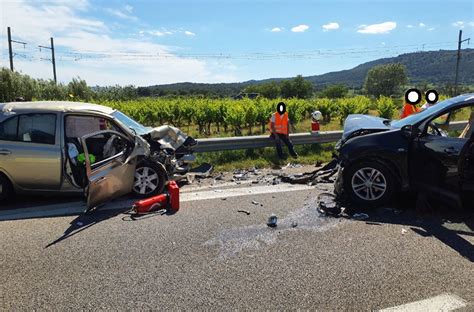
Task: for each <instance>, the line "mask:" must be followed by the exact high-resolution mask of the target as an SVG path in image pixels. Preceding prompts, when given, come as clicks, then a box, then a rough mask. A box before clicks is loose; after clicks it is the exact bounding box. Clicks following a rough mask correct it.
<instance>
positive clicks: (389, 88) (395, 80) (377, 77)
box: [364, 63, 407, 97]
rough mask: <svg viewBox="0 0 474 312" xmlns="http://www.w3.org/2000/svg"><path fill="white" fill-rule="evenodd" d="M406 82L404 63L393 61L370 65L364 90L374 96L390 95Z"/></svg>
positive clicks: (395, 92)
mask: <svg viewBox="0 0 474 312" xmlns="http://www.w3.org/2000/svg"><path fill="white" fill-rule="evenodd" d="M406 83H407V74H406V68H405V65H403V64H399V63H394V64H386V65H377V66H374V67H372V68H371V69H370V70H369V72H368V73H367V77H366V79H365V85H364V87H365V90H366V92H367V93H368V94H370V95H373V96H375V97H379V96H381V95H384V96H391V95H394V94H397V93H398V92H399V89H400V87H402V86H403V85H404V84H406Z"/></svg>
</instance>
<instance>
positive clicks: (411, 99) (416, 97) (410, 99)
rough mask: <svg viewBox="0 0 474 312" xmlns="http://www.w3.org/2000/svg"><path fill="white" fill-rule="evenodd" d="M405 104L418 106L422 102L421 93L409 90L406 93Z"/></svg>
mask: <svg viewBox="0 0 474 312" xmlns="http://www.w3.org/2000/svg"><path fill="white" fill-rule="evenodd" d="M405 102H406V103H408V104H411V105H416V104H418V103H420V102H421V92H420V90H418V89H408V90H407V92H405Z"/></svg>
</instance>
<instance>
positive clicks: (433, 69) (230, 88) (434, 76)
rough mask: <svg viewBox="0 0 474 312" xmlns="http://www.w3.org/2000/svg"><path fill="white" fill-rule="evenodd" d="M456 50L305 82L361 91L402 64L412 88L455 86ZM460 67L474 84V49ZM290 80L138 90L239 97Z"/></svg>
mask: <svg viewBox="0 0 474 312" xmlns="http://www.w3.org/2000/svg"><path fill="white" fill-rule="evenodd" d="M456 55H457V50H438V51H420V52H410V53H404V54H400V55H398V56H395V57H387V58H380V59H376V60H373V61H369V62H366V63H362V64H359V65H357V66H355V67H353V68H351V69H345V70H340V71H334V72H328V73H325V74H321V75H311V76H305V77H304V78H305V79H306V80H308V81H310V82H311V83H313V85H315V86H316V88H321V87H324V86H326V85H330V84H338V83H340V84H345V85H347V86H348V87H350V88H355V89H359V88H362V86H363V84H364V81H365V77H366V75H367V72H368V71H369V70H370V68H372V67H374V66H376V65H382V64H389V63H401V64H403V65H405V66H406V68H407V74H408V77H409V83H410V84H417V83H421V82H427V83H431V84H435V85H442V84H453V83H454V76H455V68H456ZM461 55H462V56H461V62H460V66H459V83H460V84H467V85H472V84H474V74H473V72H474V49H463V50H462V54H461ZM290 78H291V77H288V78H268V79H261V80H255V79H252V80H248V81H243V82H232V83H193V82H180V83H173V84H163V85H153V86H147V87H139V88H138V89H139V93H143V94H142V95H166V94H167V93H174V94H182V95H186V94H215V95H219V96H230V95H234V94H237V93H239V92H240V91H241V90H242V89H244V88H245V87H247V86H249V85H254V84H259V83H264V82H271V81H277V82H278V81H282V80H285V79H290Z"/></svg>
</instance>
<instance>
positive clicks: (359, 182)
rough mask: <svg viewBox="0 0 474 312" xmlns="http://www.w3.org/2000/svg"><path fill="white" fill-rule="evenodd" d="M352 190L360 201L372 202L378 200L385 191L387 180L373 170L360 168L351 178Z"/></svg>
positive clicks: (380, 173)
mask: <svg viewBox="0 0 474 312" xmlns="http://www.w3.org/2000/svg"><path fill="white" fill-rule="evenodd" d="M351 185H352V190H353V191H354V193H355V194H356V195H357V196H358V197H359V198H361V199H363V200H366V201H374V200H377V199H380V198H381V197H382V196H383V195H384V194H385V192H386V191H387V180H386V179H385V176H384V175H383V174H382V172H380V171H379V170H377V169H375V168H370V167H366V168H362V169H359V170H358V171H356V172H355V173H354V175H353V176H352V181H351Z"/></svg>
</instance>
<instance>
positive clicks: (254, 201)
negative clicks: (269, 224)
mask: <svg viewBox="0 0 474 312" xmlns="http://www.w3.org/2000/svg"><path fill="white" fill-rule="evenodd" d="M252 204H254V205H257V206H259V205H260V206H262V207H263V204H262V203H259V202H258V201H256V200H252Z"/></svg>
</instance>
